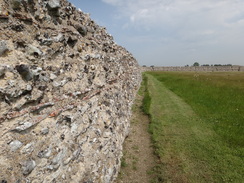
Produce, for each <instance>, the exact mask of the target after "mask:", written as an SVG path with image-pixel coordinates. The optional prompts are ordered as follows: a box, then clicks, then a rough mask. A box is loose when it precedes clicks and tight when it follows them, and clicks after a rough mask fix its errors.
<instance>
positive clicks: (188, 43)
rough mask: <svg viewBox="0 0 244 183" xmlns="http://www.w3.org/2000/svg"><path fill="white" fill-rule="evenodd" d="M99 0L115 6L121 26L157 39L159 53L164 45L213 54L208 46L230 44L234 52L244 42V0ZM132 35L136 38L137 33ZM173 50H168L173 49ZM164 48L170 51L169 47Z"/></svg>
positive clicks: (221, 47)
mask: <svg viewBox="0 0 244 183" xmlns="http://www.w3.org/2000/svg"><path fill="white" fill-rule="evenodd" d="M102 1H103V2H105V3H107V4H110V5H112V6H114V7H115V8H116V10H117V11H116V12H117V15H116V18H118V17H120V18H121V20H123V22H125V23H124V25H121V27H123V28H124V29H126V30H128V31H131V32H132V31H138V30H140V31H141V32H143V31H142V30H144V32H145V36H146V37H147V40H150V39H151V41H152V42H153V41H155V44H156V42H157V46H158V49H159V50H158V55H159V54H160V53H161V52H162V51H160V50H161V49H162V48H161V47H165V46H166V47H168V48H167V49H175V50H174V51H175V52H177V49H178V52H181V50H184V51H185V52H187V50H188V51H189V54H190V53H193V52H194V54H195V55H197V54H199V55H201V53H200V52H199V50H204V51H205V52H204V53H202V55H203V54H206V53H207V51H210V52H213V53H212V54H214V51H212V50H210V49H216V53H221V50H218V49H222V50H225V49H227V50H228V49H229V48H231V49H232V51H233V52H232V53H231V54H233V53H236V52H235V50H238V49H239V47H241V46H244V45H243V43H244V37H243V30H244V0H102ZM150 33H151V35H148V34H150ZM142 34H143V33H142ZM135 36H136V37H138V38H139V35H135ZM140 36H141V35H140ZM130 39H131V38H130ZM133 40H134V44H136V41H137V40H138V43H141V42H142V41H141V40H140V38H139V39H136V38H135V39H133ZM130 44H132V42H131V41H130ZM160 44H161V47H160ZM223 45H226V46H227V47H225V48H224V46H223ZM235 46H236V49H235ZM165 49H166V48H165ZM174 51H172V50H171V52H172V53H173V52H174ZM165 52H167V53H170V51H169V50H166V51H165ZM139 54H140V53H138V55H139ZM223 54H227V53H223ZM215 57H216V58H217V56H216V55H215ZM236 57H237V56H236ZM240 58H243V56H242V57H241V56H240ZM175 59H176V58H175Z"/></svg>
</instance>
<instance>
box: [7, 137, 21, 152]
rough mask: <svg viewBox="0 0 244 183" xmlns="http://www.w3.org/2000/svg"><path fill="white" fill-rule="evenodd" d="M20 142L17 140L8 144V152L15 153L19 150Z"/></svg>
mask: <svg viewBox="0 0 244 183" xmlns="http://www.w3.org/2000/svg"><path fill="white" fill-rule="evenodd" d="M22 145H23V144H22V142H20V141H18V140H14V141H12V142H11V143H10V144H9V146H10V150H11V151H12V152H15V151H17V150H18V149H19V148H21V147H22Z"/></svg>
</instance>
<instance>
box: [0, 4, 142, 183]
mask: <svg viewBox="0 0 244 183" xmlns="http://www.w3.org/2000/svg"><path fill="white" fill-rule="evenodd" d="M140 82H141V74H140V67H139V66H138V64H137V62H136V60H135V59H134V58H133V56H132V55H131V54H130V53H129V52H128V51H126V49H124V48H122V47H120V46H118V45H117V44H116V43H115V42H114V41H113V37H112V36H111V35H109V34H108V33H107V32H106V29H105V28H103V27H100V26H99V25H97V24H96V23H95V22H94V21H92V20H91V19H90V18H89V16H88V15H87V14H84V13H83V12H82V11H78V10H77V9H76V8H75V7H74V6H72V5H71V4H70V3H69V2H68V1H66V0H47V1H40V0H1V1H0V129H1V130H0V147H1V148H0V163H1V166H0V182H8V183H17V182H18V183H22V182H35V183H40V182H67V183H71V182H75V183H76V182H77V183H78V182H84V183H85V182H87V183H88V182H96V183H97V182H113V181H114V180H115V178H116V176H117V174H118V170H119V168H120V158H121V156H122V143H123V141H124V139H125V137H126V136H127V135H128V133H129V120H130V115H131V112H130V110H131V105H132V103H133V99H134V96H135V94H136V92H137V90H138V87H139V84H140Z"/></svg>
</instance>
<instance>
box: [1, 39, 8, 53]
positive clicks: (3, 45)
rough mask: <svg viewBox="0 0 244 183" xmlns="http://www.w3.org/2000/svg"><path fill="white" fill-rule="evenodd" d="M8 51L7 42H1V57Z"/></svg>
mask: <svg viewBox="0 0 244 183" xmlns="http://www.w3.org/2000/svg"><path fill="white" fill-rule="evenodd" d="M7 50H8V47H7V44H6V41H0V56H1V55H3V54H4V53H5V52H6V51H7Z"/></svg>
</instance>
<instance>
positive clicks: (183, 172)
mask: <svg viewBox="0 0 244 183" xmlns="http://www.w3.org/2000/svg"><path fill="white" fill-rule="evenodd" d="M143 85H145V86H146V90H145V95H144V104H143V108H144V111H145V112H146V113H147V114H149V116H150V118H151V123H150V129H149V130H150V132H151V133H152V139H153V142H154V146H155V149H156V154H157V155H158V156H159V158H160V161H161V163H160V164H158V165H157V166H155V168H154V173H157V175H158V177H157V178H156V179H155V180H154V181H153V182H162V180H164V182H176V183H177V182H181V183H184V182H243V180H244V166H243V165H244V127H243V125H244V73H242V72H230V73H226V72H225V73H219V72H209V73H204V72H199V73H195V72H146V73H144V82H143Z"/></svg>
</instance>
